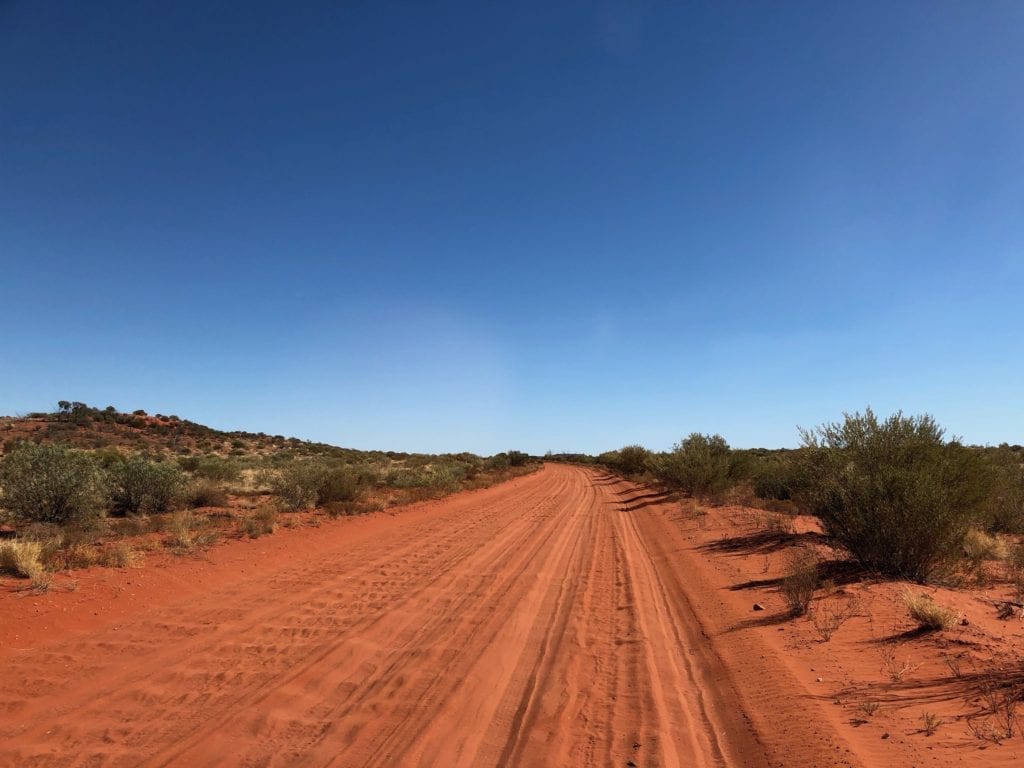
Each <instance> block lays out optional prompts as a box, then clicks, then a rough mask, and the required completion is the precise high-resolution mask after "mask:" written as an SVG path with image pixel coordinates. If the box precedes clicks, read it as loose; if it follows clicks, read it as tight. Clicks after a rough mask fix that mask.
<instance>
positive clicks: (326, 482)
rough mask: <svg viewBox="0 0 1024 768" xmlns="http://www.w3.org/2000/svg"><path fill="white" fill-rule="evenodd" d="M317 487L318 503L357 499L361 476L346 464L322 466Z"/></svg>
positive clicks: (318, 504)
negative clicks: (345, 465)
mask: <svg viewBox="0 0 1024 768" xmlns="http://www.w3.org/2000/svg"><path fill="white" fill-rule="evenodd" d="M319 473H320V474H319V478H318V480H317V487H316V505H317V506H318V507H322V506H324V505H325V504H329V503H331V502H332V501H355V499H356V497H357V496H358V495H359V477H358V475H357V474H356V473H355V472H353V471H352V470H350V469H348V468H347V467H344V466H337V467H326V466H323V467H320V468H319Z"/></svg>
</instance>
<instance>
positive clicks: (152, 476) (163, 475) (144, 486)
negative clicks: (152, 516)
mask: <svg viewBox="0 0 1024 768" xmlns="http://www.w3.org/2000/svg"><path fill="white" fill-rule="evenodd" d="M183 485H184V477H183V476H182V474H181V471H180V470H179V469H178V468H177V467H175V466H172V465H170V464H165V463H162V462H153V461H147V460H146V459H143V458H141V457H139V456H136V457H132V458H130V459H124V460H122V461H119V462H116V463H115V464H113V465H112V466H111V467H110V468H109V469H107V487H108V491H109V494H110V501H111V508H112V509H113V511H114V512H115V513H116V514H120V515H125V514H132V515H134V514H138V513H139V512H142V511H145V512H166V511H167V510H169V509H170V508H171V507H172V506H173V504H174V501H175V499H176V498H177V497H178V495H179V493H180V492H181V489H182V486H183Z"/></svg>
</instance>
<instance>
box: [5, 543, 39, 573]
mask: <svg viewBox="0 0 1024 768" xmlns="http://www.w3.org/2000/svg"><path fill="white" fill-rule="evenodd" d="M42 553H43V545H42V544H40V543H39V542H38V541H0V569H3V570H5V571H13V572H14V573H16V574H17V575H18V576H21V577H23V578H26V579H33V578H36V577H37V576H39V575H40V574H41V573H42V572H43V564H42V562H40V556H41V555H42Z"/></svg>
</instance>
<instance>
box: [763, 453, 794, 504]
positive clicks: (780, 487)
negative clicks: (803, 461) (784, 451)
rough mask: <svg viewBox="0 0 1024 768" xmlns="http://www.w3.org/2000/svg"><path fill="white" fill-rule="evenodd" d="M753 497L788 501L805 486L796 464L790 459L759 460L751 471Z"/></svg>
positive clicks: (772, 458) (771, 458)
mask: <svg viewBox="0 0 1024 768" xmlns="http://www.w3.org/2000/svg"><path fill="white" fill-rule="evenodd" d="M753 479H754V484H753V485H754V495H755V496H757V498H759V499H765V500H771V501H790V500H792V499H793V498H794V497H795V496H796V495H797V494H798V493H799V491H800V490H801V489H802V487H803V486H804V485H805V483H803V481H802V480H801V477H800V472H799V467H798V465H797V462H795V461H794V460H793V459H791V458H788V457H787V458H781V457H770V458H764V459H761V460H760V461H759V462H758V463H757V465H756V467H755V468H754V470H753Z"/></svg>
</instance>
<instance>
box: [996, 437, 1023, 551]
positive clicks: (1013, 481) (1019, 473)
mask: <svg viewBox="0 0 1024 768" xmlns="http://www.w3.org/2000/svg"><path fill="white" fill-rule="evenodd" d="M989 460H990V462H991V465H992V495H991V497H990V507H989V520H988V525H989V528H990V529H992V530H994V531H999V532H1002V533H1024V468H1022V467H1021V463H1020V457H1019V455H1018V454H1017V453H1016V452H1015V451H1013V450H1010V449H1009V448H999V449H997V450H995V451H994V452H993V453H992V454H991V455H990V457H989Z"/></svg>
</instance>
